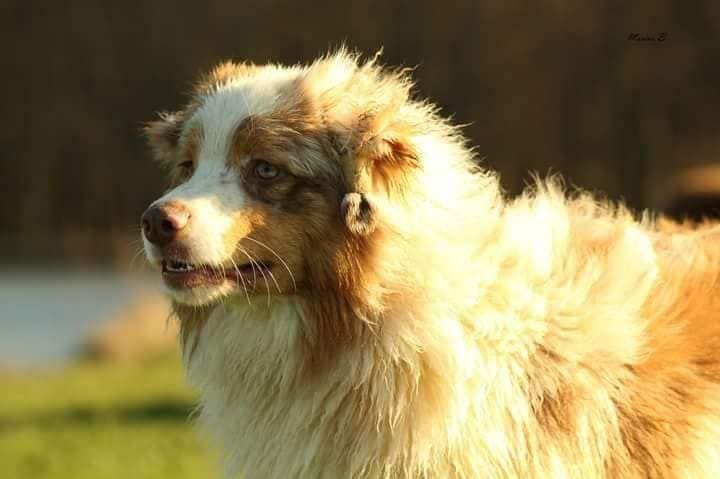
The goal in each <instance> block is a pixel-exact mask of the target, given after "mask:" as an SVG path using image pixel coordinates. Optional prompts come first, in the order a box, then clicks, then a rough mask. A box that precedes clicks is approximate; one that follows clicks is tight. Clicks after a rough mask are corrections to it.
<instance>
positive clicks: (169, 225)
mask: <svg viewBox="0 0 720 479" xmlns="http://www.w3.org/2000/svg"><path fill="white" fill-rule="evenodd" d="M160 227H161V228H162V229H163V231H164V232H166V233H174V232H175V230H178V229H179V228H178V227H177V225H176V224H175V223H174V222H173V221H172V220H169V219H167V220H163V221H162V223H160Z"/></svg>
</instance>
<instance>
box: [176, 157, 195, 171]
mask: <svg viewBox="0 0 720 479" xmlns="http://www.w3.org/2000/svg"><path fill="white" fill-rule="evenodd" d="M178 168H180V169H181V170H182V171H184V172H188V171H192V169H193V162H192V161H190V160H188V161H183V162H182V163H178Z"/></svg>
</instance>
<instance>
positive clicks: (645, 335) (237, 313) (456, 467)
mask: <svg viewBox="0 0 720 479" xmlns="http://www.w3.org/2000/svg"><path fill="white" fill-rule="evenodd" d="M282 68H283V67H279V66H274V65H270V66H266V67H263V66H257V67H255V66H253V67H251V68H249V69H248V68H245V67H243V68H240V69H238V70H237V71H236V70H235V69H234V68H231V67H228V66H224V67H221V69H220V70H218V71H217V72H216V73H215V74H214V76H211V77H210V79H209V80H205V82H204V83H203V85H202V86H201V87H200V89H199V90H198V92H197V94H196V95H197V96H196V98H194V99H193V101H192V103H191V105H193V104H201V103H202V101H203V98H204V97H205V96H209V95H212V94H213V91H214V89H215V88H218V87H219V86H221V85H223V84H226V83H227V82H232V81H235V75H241V76H243V81H253V78H254V77H253V75H261V74H262V72H263V71H265V70H264V69H270V70H272V69H282ZM290 71H291V72H295V73H294V74H296V76H297V78H296V81H294V82H292V83H291V84H290V86H289V87H288V88H287V90H285V91H283V92H282V93H281V94H280V95H278V99H277V103H276V105H275V108H274V110H273V112H271V113H268V114H264V115H260V116H258V117H257V118H255V119H254V120H255V123H254V125H256V127H255V129H252V128H247V126H248V124H249V123H247V122H246V123H244V127H245V129H244V130H242V133H238V134H237V136H236V139H235V142H234V144H235V145H236V146H235V147H234V148H239V149H241V150H242V149H243V148H245V149H246V150H247V152H246V153H248V154H244V155H240V156H242V157H243V158H245V157H248V156H250V157H251V156H252V154H253V153H252V152H253V151H263V152H264V154H267V155H269V156H270V158H269V159H271V160H273V161H275V162H277V163H278V164H280V165H282V166H283V167H284V168H286V169H287V170H288V171H291V172H294V173H293V174H294V175H297V176H293V177H292V178H291V177H288V178H287V179H283V180H282V181H285V182H286V183H282V182H280V183H277V184H276V185H274V186H272V190H271V191H261V192H258V193H257V194H259V195H261V199H260V200H258V203H257V205H256V204H255V203H253V205H254V206H251V207H249V208H250V209H252V210H253V213H252V214H253V215H254V216H252V217H253V218H255V219H254V220H248V218H250V217H251V216H249V215H250V213H248V212H242V214H239V215H238V221H239V222H242V223H243V225H242V227H241V228H240V227H239V229H238V231H252V232H253V234H255V235H257V237H258V238H262V240H263V241H264V242H265V243H266V244H268V245H269V246H271V247H272V248H274V249H275V250H276V251H278V252H280V254H281V256H283V258H286V259H287V262H288V266H289V267H290V269H291V270H292V271H293V273H294V278H295V280H296V284H295V287H291V282H290V281H289V280H288V278H287V277H286V276H283V275H284V274H286V273H284V272H283V271H282V270H281V269H278V270H277V271H276V273H277V275H278V279H279V280H280V283H281V285H282V288H280V289H281V290H280V291H277V290H275V291H272V288H269V289H268V288H265V289H259V290H256V291H254V292H253V294H252V295H251V296H249V297H246V296H245V295H243V294H241V293H239V294H237V295H233V296H230V297H228V298H226V300H225V301H224V302H222V304H219V305H207V306H203V307H201V308H196V307H189V306H183V305H180V304H176V305H175V308H176V311H177V313H178V316H179V317H180V321H181V329H182V338H183V349H184V353H185V355H184V357H185V361H186V366H187V368H188V375H189V378H190V380H191V382H193V383H194V384H196V385H197V386H199V387H200V390H201V392H202V399H201V406H202V409H201V411H202V413H201V422H202V424H203V425H204V427H205V428H206V430H207V431H208V432H209V433H210V434H211V436H212V437H213V438H214V439H215V440H217V441H218V442H219V444H220V445H221V447H222V448H223V449H224V451H225V453H226V459H227V464H228V470H229V471H230V472H231V473H234V472H239V471H242V472H243V474H244V477H247V478H254V477H256V478H283V479H286V478H291V477H313V478H314V477H324V478H351V477H352V478H387V479H390V478H395V479H401V478H479V477H487V478H563V477H567V478H601V477H612V478H646V477H658V478H660V477H675V478H703V477H705V478H711V477H720V230H719V229H715V228H712V227H707V228H703V229H701V230H698V231H689V230H686V229H684V228H678V227H676V226H667V225H666V226H663V227H658V226H656V225H654V224H653V223H652V222H650V221H644V222H638V221H636V220H635V219H634V218H633V217H632V216H631V215H630V214H629V213H628V212H626V211H624V210H623V209H622V208H615V207H611V206H608V205H601V204H599V203H598V202H596V201H595V200H594V199H593V198H591V197H589V196H586V195H579V196H575V197H573V198H569V197H568V196H567V195H565V194H564V193H563V192H562V189H561V188H560V186H558V184H557V182H554V181H545V182H539V183H538V185H537V187H536V188H534V189H533V190H532V191H528V192H527V193H526V194H524V195H523V196H522V197H520V198H518V199H516V200H512V201H510V200H506V199H504V198H503V197H502V195H501V194H500V191H499V186H498V182H497V180H496V178H495V177H494V176H493V175H491V174H489V173H487V172H483V171H481V170H479V169H478V168H477V167H476V166H475V164H474V160H473V155H472V153H471V151H470V150H469V149H468V148H467V147H466V146H465V141H464V139H463V138H462V136H461V135H460V134H459V132H458V131H457V130H456V129H455V128H453V127H452V126H450V125H449V124H448V123H447V122H446V121H445V120H443V119H441V118H440V117H439V116H438V115H437V114H436V113H435V110H434V108H433V107H432V106H431V105H428V104H425V103H422V102H418V101H415V100H413V99H412V97H411V94H410V88H411V82H410V80H409V78H408V77H407V76H406V74H405V73H404V72H393V71H388V70H385V69H382V68H380V67H379V66H377V65H376V64H375V63H374V62H369V63H365V64H360V63H358V60H357V58H356V57H354V56H352V55H348V54H347V53H345V52H339V53H337V54H334V55H329V56H327V57H325V58H322V59H320V60H318V61H317V62H315V63H313V64H312V65H310V66H307V67H293V68H292V69H290ZM258 81H260V80H258ZM185 116H187V113H186V115H185ZM154 131H157V128H156V129H155V130H154ZM151 133H153V132H152V131H151ZM255 148H260V150H255ZM243 151H245V150H243ZM240 156H239V157H240ZM232 161H234V163H233V165H235V166H234V167H235V168H239V169H242V168H245V167H246V166H244V165H245V163H243V162H242V161H240V160H238V159H234V160H232ZM243 161H245V160H243ZM290 182H292V183H290ZM308 185H310V186H308ZM247 188H250V189H252V188H253V186H252V185H251V184H248V186H247ZM293 191H294V192H296V193H292V192H293ZM295 194H297V195H300V196H299V197H301V198H302V200H299V199H298V198H299V197H296V196H294V195H295ZM262 195H265V196H262ZM351 195H357V196H351ZM263 198H264V199H263ZM343 198H347V203H348V204H350V206H349V207H348V208H346V209H344V210H342V211H341V204H342V202H343ZM359 198H366V199H367V201H368V204H370V205H371V206H372V208H371V209H370V210H368V211H365V212H364V213H363V214H367V215H372V218H373V219H372V221H373V223H372V225H373V227H372V228H369V229H364V228H362V227H360V226H359V225H358V224H356V223H354V221H364V218H363V217H362V215H359V214H357V211H359V210H358V205H359V204H360V203H359V202H360V200H359ZM352 208H355V209H352ZM348 211H350V213H348ZM243 234H244V233H243ZM241 236H242V235H241V234H238V235H237V237H234V239H233V240H232V241H237V242H238V245H240V246H242V247H245V248H251V247H253V245H251V244H249V243H248V242H247V241H246V240H245V239H244V238H243V237H241ZM253 248H254V249H253V250H252V251H253V253H255V254H258V255H261V254H263V252H262V249H260V248H258V247H256V246H255V247H253Z"/></svg>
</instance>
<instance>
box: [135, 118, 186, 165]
mask: <svg viewBox="0 0 720 479" xmlns="http://www.w3.org/2000/svg"><path fill="white" fill-rule="evenodd" d="M158 116H159V118H158V119H157V120H154V121H151V122H148V123H147V124H146V125H145V127H144V128H143V132H144V133H145V137H146V139H147V142H148V146H149V147H150V149H151V150H152V153H153V155H154V156H155V158H156V159H157V160H160V161H167V160H168V159H169V158H170V157H171V156H172V154H173V153H174V152H175V150H176V148H177V146H178V141H179V140H180V133H181V131H182V126H183V113H182V112H174V113H168V112H162V113H160V114H159V115H158Z"/></svg>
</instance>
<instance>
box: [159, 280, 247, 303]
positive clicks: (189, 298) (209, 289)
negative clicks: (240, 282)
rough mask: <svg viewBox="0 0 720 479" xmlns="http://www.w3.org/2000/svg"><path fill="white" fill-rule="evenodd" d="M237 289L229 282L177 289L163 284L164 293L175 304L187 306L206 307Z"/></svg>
mask: <svg viewBox="0 0 720 479" xmlns="http://www.w3.org/2000/svg"><path fill="white" fill-rule="evenodd" d="M236 289H237V287H236V285H235V284H233V283H232V282H230V281H225V282H223V283H220V284H215V285H207V286H195V287H192V288H183V289H177V288H173V287H171V286H168V285H167V284H165V291H166V292H167V294H168V295H169V296H170V297H171V298H172V299H173V300H174V301H176V302H177V303H180V304H185V305H187V306H207V305H211V304H214V303H217V302H219V301H220V300H222V299H223V298H225V297H226V296H228V295H230V294H232V293H234V292H235V291H236Z"/></svg>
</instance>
